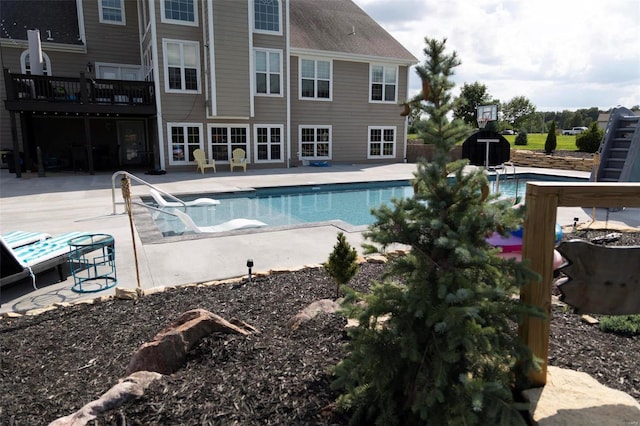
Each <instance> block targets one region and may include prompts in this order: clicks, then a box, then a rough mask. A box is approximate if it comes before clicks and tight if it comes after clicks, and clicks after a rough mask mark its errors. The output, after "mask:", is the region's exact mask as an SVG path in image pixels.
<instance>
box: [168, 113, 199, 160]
mask: <svg viewBox="0 0 640 426" xmlns="http://www.w3.org/2000/svg"><path fill="white" fill-rule="evenodd" d="M173 127H181V128H182V131H183V132H186V129H187V127H197V128H198V139H199V143H198V146H199V148H200V149H202V143H203V140H202V123H185V122H167V139H166V140H167V150H168V154H169V165H170V166H178V165H188V164H196V162H195V161H194V160H192V159H190V158H187V157H188V153H189V150H188V149H186V148H187V145H189V143H188V142H187V135H186V133H185V142H184V147H183V150H184V152H185V159H184V160H182V161H176V160H174V159H173V155H172V153H171V149H172V145H173V141H172V140H171V129H172V128H173Z"/></svg>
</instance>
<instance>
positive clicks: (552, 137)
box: [544, 121, 558, 154]
mask: <svg viewBox="0 0 640 426" xmlns="http://www.w3.org/2000/svg"><path fill="white" fill-rule="evenodd" d="M557 146H558V141H557V138H556V122H555V121H552V122H551V125H550V126H549V133H547V139H545V141H544V152H545V153H547V154H551V153H553V151H555V150H556V147H557Z"/></svg>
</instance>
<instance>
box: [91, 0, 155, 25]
mask: <svg viewBox="0 0 640 426" xmlns="http://www.w3.org/2000/svg"><path fill="white" fill-rule="evenodd" d="M143 3H144V2H143ZM98 13H99V15H100V23H101V24H110V25H127V18H126V16H125V13H124V0H120V15H121V16H122V21H111V20H108V19H105V18H104V17H103V16H102V13H103V12H102V0H98Z"/></svg>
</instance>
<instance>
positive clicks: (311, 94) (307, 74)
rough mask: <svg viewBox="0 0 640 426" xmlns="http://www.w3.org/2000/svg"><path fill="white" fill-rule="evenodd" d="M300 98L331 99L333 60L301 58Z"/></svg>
mask: <svg viewBox="0 0 640 426" xmlns="http://www.w3.org/2000/svg"><path fill="white" fill-rule="evenodd" d="M300 98H301V99H328V100H331V62H330V61H320V60H314V59H300Z"/></svg>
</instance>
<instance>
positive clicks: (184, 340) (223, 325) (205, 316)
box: [127, 309, 253, 374]
mask: <svg viewBox="0 0 640 426" xmlns="http://www.w3.org/2000/svg"><path fill="white" fill-rule="evenodd" d="M252 331H253V327H242V326H238V325H234V324H232V323H231V322H229V321H227V320H225V319H224V318H222V317H220V316H218V315H216V314H213V313H211V312H209V311H206V310H204V309H193V310H190V311H187V312H185V313H183V314H182V315H180V317H178V319H177V320H176V321H174V322H173V323H171V324H170V325H169V326H168V327H166V328H165V329H163V330H162V331H160V332H159V333H158V334H156V336H155V337H154V338H153V340H151V341H150V342H147V343H144V344H143V345H142V346H141V347H140V348H139V349H138V350H137V351H136V353H135V354H134V355H133V357H132V358H131V361H130V362H129V366H128V367H127V374H131V373H133V372H135V371H141V370H147V371H155V372H158V373H161V374H172V373H174V372H176V371H178V370H179V369H180V368H182V365H183V364H184V361H185V359H186V356H187V353H188V352H189V350H190V349H191V348H192V347H193V346H194V345H195V344H196V343H198V341H200V339H202V338H203V337H205V336H208V335H210V334H211V333H214V332H221V333H235V334H242V335H245V336H246V335H249V334H251V332H252Z"/></svg>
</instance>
